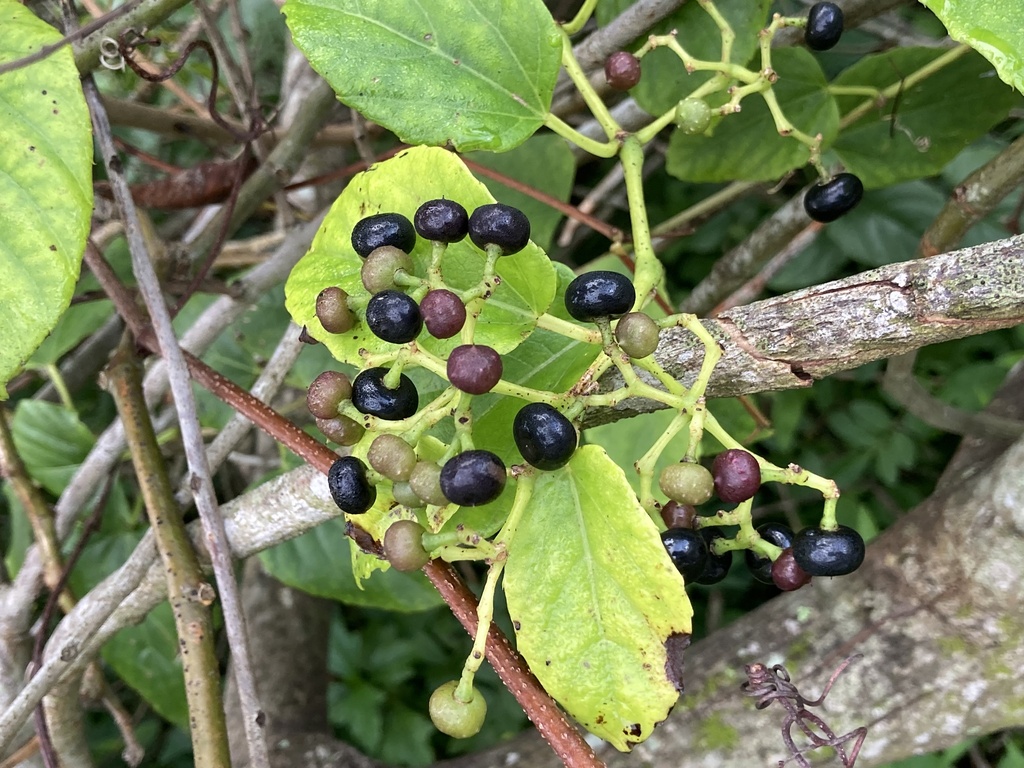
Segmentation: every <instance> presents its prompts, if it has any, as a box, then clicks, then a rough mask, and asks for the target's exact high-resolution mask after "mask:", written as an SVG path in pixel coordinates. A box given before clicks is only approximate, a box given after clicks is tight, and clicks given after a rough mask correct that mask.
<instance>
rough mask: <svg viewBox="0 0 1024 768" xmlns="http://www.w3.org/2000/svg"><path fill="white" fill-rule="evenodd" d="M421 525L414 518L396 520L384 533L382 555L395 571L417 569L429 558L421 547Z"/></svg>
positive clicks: (422, 532) (422, 531)
mask: <svg viewBox="0 0 1024 768" xmlns="http://www.w3.org/2000/svg"><path fill="white" fill-rule="evenodd" d="M424 533H426V531H424V530H423V526H422V525H420V524H419V523H417V522H416V521H415V520H396V521H395V522H393V523H392V524H391V525H390V526H388V530H387V532H386V533H385V534H384V557H386V558H387V559H388V562H389V563H391V567H392V568H394V569H395V570H396V571H403V572H406V573H408V572H410V571H418V570H419V569H420V568H422V567H423V566H424V565H426V564H427V562H428V561H429V560H430V555H429V553H428V552H427V550H425V549H424V548H423V534H424Z"/></svg>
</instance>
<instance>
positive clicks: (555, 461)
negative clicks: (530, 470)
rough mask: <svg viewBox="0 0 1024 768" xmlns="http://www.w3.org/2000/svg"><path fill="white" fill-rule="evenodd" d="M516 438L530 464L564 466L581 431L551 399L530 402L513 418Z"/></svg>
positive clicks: (551, 466)
mask: <svg viewBox="0 0 1024 768" xmlns="http://www.w3.org/2000/svg"><path fill="white" fill-rule="evenodd" d="M512 438H513V439H514V440H515V441H516V448H518V449H519V452H520V453H521V454H523V458H524V459H525V460H526V463H527V464H530V465H532V466H534V467H536V468H537V469H545V470H552V469H558V468H559V467H564V466H565V465H566V463H567V462H568V461H569V459H570V458H572V454H573V452H574V451H575V450H576V445H577V443H578V442H579V435H577V434H576V428H575V427H574V426H573V425H572V422H571V421H569V420H568V419H567V418H566V417H565V416H563V415H562V414H561V413H559V412H558V411H557V410H556V409H555V408H553V407H552V406H550V405H548V404H547V403H528V404H527V405H524V406H523V407H522V408H520V409H519V413H517V414H516V417H515V419H514V420H513V422H512Z"/></svg>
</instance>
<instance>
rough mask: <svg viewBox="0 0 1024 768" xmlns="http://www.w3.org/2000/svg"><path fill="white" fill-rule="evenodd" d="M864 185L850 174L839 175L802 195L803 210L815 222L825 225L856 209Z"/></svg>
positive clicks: (862, 194) (862, 193) (862, 195)
mask: <svg viewBox="0 0 1024 768" xmlns="http://www.w3.org/2000/svg"><path fill="white" fill-rule="evenodd" d="M862 197H864V185H863V184H861V181H860V179H858V178H857V177H856V176H854V175H853V174H852V173H840V174H838V175H837V176H835V177H834V178H833V179H832V181H829V182H826V183H825V184H815V185H814V186H813V187H811V188H810V189H809V190H807V194H805V195H804V210H805V211H807V215H808V216H810V217H811V218H812V219H814V220H815V221H820V222H821V223H823V224H827V223H828V222H830V221H835V220H836V219H838V218H839V217H840V216H842V215H843V214H845V213H849V212H850V211H852V210H853V209H854V208H856V207H857V203H859V202H860V199H861V198H862Z"/></svg>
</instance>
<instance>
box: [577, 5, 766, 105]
mask: <svg viewBox="0 0 1024 768" xmlns="http://www.w3.org/2000/svg"><path fill="white" fill-rule="evenodd" d="M629 5H631V3H630V2H626V1H624V0H602V2H600V3H598V6H597V19H598V23H599V24H601V25H604V24H607V23H608V22H609V21H611V20H612V19H613V18H615V17H616V16H618V15H619V14H620V13H621V12H622V11H623V10H625V9H626V8H627V7H628V6H629ZM715 7H716V8H718V10H719V11H720V12H721V14H722V15H723V16H724V17H725V18H726V20H727V21H728V22H729V24H730V26H731V27H732V29H733V32H735V33H736V40H735V42H734V43H733V47H732V55H731V56H730V60H731V61H732V62H733V63H734V64H746V63H747V62H748V61H749V60H750V57H751V56H753V55H754V52H755V51H756V50H757V33H758V31H759V30H760V29H761V28H762V27H763V26H764V25H765V20H766V19H767V16H768V2H767V1H766V0H718V2H716V3H715ZM672 30H676V31H677V32H678V35H677V38H676V39H677V40H678V41H679V44H680V45H681V46H683V48H684V49H685V50H686V52H687V53H689V54H690V55H691V56H695V57H696V58H698V59H703V60H705V61H721V59H722V35H721V33H720V32H719V30H718V27H717V26H716V25H715V22H714V19H712V18H711V16H709V15H708V14H707V12H706V11H705V10H704V9H703V8H701V7H700V5H698V4H697V3H685V4H684V5H683V6H682V7H681V8H679V10H677V11H675V12H674V13H673V14H672V15H671V16H669V17H668V18H666V19H665V20H664V21H662V22H661V23H660V24H658V25H657V26H656V27H655V28H654V30H652V34H656V35H664V34H667V33H669V32H671V31H672ZM643 42H646V39H644V40H641V41H638V43H637V47H639V45H640V44H642V43H643ZM773 56H774V54H773ZM712 76H713V73H711V72H694V73H693V74H689V73H687V71H686V68H685V67H684V66H683V63H682V61H680V60H679V57H678V56H676V55H675V54H674V53H672V51H670V50H668V49H667V48H660V49H657V50H654V51H652V52H651V53H649V54H648V55H646V56H644V58H643V76H642V77H641V78H640V82H639V83H638V84H637V86H636V88H633V89H632V90H631V91H630V94H631V95H632V96H633V97H634V98H635V99H636V102H637V104H639V105H640V107H641V108H643V109H644V110H645V111H647V112H649V113H650V114H652V115H660V114H662V113H663V112H667V111H668V110H670V109H672V108H673V107H675V105H676V104H677V103H678V102H679V100H680V99H683V98H685V97H686V96H688V95H689V94H691V93H693V91H695V90H696V89H697V88H698V86H701V85H703V84H704V83H705V82H707V81H708V80H710V79H711V77H712ZM744 108H745V107H744Z"/></svg>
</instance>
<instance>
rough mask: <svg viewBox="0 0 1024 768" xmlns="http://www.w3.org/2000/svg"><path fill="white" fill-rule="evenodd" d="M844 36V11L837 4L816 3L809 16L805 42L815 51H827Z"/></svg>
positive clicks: (805, 30) (805, 29)
mask: <svg viewBox="0 0 1024 768" xmlns="http://www.w3.org/2000/svg"><path fill="white" fill-rule="evenodd" d="M842 34H843V9H842V8H840V7H839V6H838V5H836V4H835V3H815V4H814V5H812V6H811V10H810V11H809V12H808V14H807V26H806V27H805V28H804V42H806V43H807V47H808V48H812V49H814V50H815V51H827V50H828V49H829V48H831V47H833V46H834V45H835V44H836V43H838V42H839V38H840V37H841V36H842Z"/></svg>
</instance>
